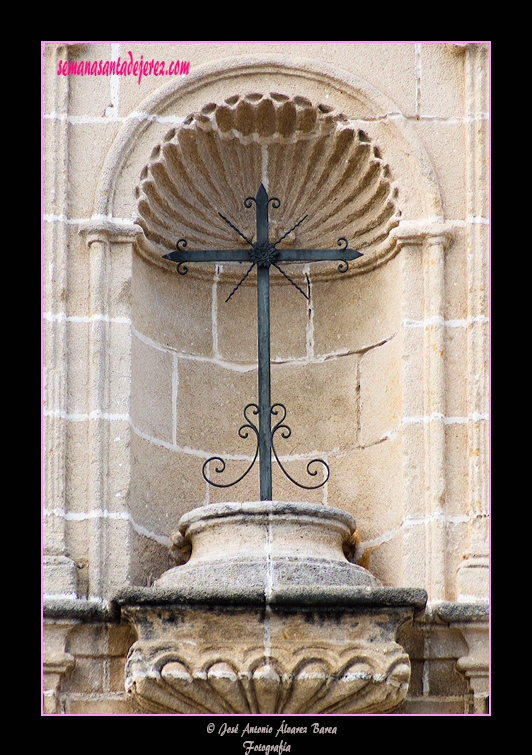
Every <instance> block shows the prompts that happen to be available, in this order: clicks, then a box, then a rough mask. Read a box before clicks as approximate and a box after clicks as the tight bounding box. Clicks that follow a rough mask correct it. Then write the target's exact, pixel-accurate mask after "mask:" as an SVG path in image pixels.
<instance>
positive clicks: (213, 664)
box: [118, 502, 426, 714]
mask: <svg viewBox="0 0 532 755" xmlns="http://www.w3.org/2000/svg"><path fill="white" fill-rule="evenodd" d="M179 528H180V533H181V537H182V538H183V539H182V541H181V543H180V545H181V546H182V551H186V546H187V544H188V543H190V544H191V556H190V560H189V561H188V563H186V564H185V565H183V566H177V567H175V568H174V569H171V570H169V571H168V572H166V573H165V574H164V575H163V576H162V577H161V578H160V579H159V580H158V582H156V583H155V585H154V587H153V588H129V589H128V590H126V591H123V592H122V593H121V594H120V595H119V596H118V602H119V603H120V605H121V607H122V612H123V614H124V615H125V616H126V617H128V618H129V620H130V621H131V622H133V623H134V625H135V627H136V629H137V632H138V636H139V639H138V641H137V642H136V643H135V644H134V645H133V646H132V648H131V651H130V653H129V656H128V661H127V667H126V689H127V691H128V692H129V694H130V695H131V696H132V698H133V699H134V700H135V702H136V703H137V704H138V706H139V707H140V708H141V709H142V710H143V711H145V712H151V713H251V714H254V713H258V714H261V713H262V714H265V713H287V714H288V713H320V714H325V713H373V712H375V713H376V712H382V711H387V710H391V709H392V708H394V707H395V706H397V705H398V704H399V703H400V702H401V701H402V700H403V699H404V698H405V696H406V692H407V689H408V684H409V680H410V662H409V658H408V655H407V654H406V653H405V652H404V651H403V650H402V648H401V647H400V645H398V644H397V643H396V642H395V638H396V634H397V630H398V628H399V626H401V625H402V624H403V623H404V622H405V621H408V620H410V619H411V618H412V617H413V614H414V612H415V610H419V609H421V608H422V607H423V606H424V604H425V602H426V593H425V591H424V590H417V589H393V588H384V587H381V586H380V585H379V583H378V582H377V580H376V579H375V578H374V577H373V576H372V575H371V574H369V572H367V571H366V570H365V569H363V568H362V567H360V566H356V565H355V564H352V563H350V562H349V561H348V560H347V558H346V556H345V554H344V552H347V553H348V554H349V548H350V539H351V537H352V535H353V533H354V531H355V523H354V520H353V518H352V517H351V516H350V515H349V514H346V512H343V511H340V510H339V509H335V508H332V507H328V506H319V505H313V504H289V503H281V502H259V503H244V504H216V505H211V506H205V507H203V508H201V509H195V510H194V511H192V512H191V513H189V514H187V515H185V516H184V517H183V518H182V519H181V522H180V527H179Z"/></svg>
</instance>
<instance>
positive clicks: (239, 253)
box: [163, 249, 249, 263]
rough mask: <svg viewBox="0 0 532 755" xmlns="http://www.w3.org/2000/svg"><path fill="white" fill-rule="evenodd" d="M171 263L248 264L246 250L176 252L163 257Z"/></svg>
mask: <svg viewBox="0 0 532 755" xmlns="http://www.w3.org/2000/svg"><path fill="white" fill-rule="evenodd" d="M163 257H164V259H165V260H171V261H172V262H177V263H179V262H249V252H248V250H247V249H207V250H199V251H196V250H194V251H190V252H185V251H184V250H178V251H175V252H169V254H165V255H163Z"/></svg>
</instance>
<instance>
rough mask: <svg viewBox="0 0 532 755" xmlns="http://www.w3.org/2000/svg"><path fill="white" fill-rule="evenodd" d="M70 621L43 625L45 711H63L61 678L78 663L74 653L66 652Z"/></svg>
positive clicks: (56, 712) (49, 713)
mask: <svg viewBox="0 0 532 755" xmlns="http://www.w3.org/2000/svg"><path fill="white" fill-rule="evenodd" d="M71 629H72V624H71V623H70V622H64V623H63V622H58V623H56V622H53V623H49V622H45V624H44V627H43V713H45V714H48V715H54V714H58V713H61V702H60V700H59V691H60V689H61V680H62V678H63V677H64V676H67V675H68V674H70V673H71V672H72V670H73V668H74V666H75V665H76V659H75V658H74V656H73V655H71V654H70V653H67V652H66V649H65V648H66V642H67V636H68V633H69V632H70V630H71Z"/></svg>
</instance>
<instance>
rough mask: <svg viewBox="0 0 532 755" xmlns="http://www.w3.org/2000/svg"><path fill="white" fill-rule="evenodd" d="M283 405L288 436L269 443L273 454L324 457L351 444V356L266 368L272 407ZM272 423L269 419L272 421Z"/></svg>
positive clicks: (353, 370)
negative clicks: (313, 454) (290, 431)
mask: <svg viewBox="0 0 532 755" xmlns="http://www.w3.org/2000/svg"><path fill="white" fill-rule="evenodd" d="M277 402H279V403H282V404H284V405H285V406H286V409H287V415H286V424H288V425H289V427H290V428H291V429H292V434H291V436H290V438H288V439H286V440H283V439H278V435H280V431H279V433H277V434H276V436H275V438H274V440H275V443H276V447H277V452H278V454H279V455H283V456H284V455H291V454H310V453H314V452H318V453H329V452H332V451H334V450H336V451H337V450H339V449H342V450H343V449H345V448H350V447H353V445H354V444H355V443H356V424H357V418H358V407H357V403H358V402H357V357H356V356H355V355H352V356H351V355H348V356H343V357H338V358H336V359H329V360H327V361H324V362H313V363H310V364H305V363H300V364H283V365H276V364H274V365H272V403H274V404H275V403H277ZM274 419H275V418H274Z"/></svg>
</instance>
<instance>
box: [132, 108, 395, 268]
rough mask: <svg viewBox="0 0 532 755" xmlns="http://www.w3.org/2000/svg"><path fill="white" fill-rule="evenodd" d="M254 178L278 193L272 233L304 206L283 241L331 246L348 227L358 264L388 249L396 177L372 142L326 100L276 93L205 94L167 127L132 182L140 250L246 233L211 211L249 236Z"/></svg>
mask: <svg viewBox="0 0 532 755" xmlns="http://www.w3.org/2000/svg"><path fill="white" fill-rule="evenodd" d="M261 183H263V184H264V185H265V186H268V187H269V189H268V191H269V193H270V195H271V196H273V195H275V196H278V197H279V198H280V199H281V206H280V209H279V212H276V213H275V217H273V216H272V218H271V220H270V227H271V229H272V232H273V234H274V236H276V237H277V238H280V237H282V236H284V235H285V234H287V232H288V231H289V230H290V228H292V226H293V225H294V219H296V220H299V219H301V218H303V217H304V216H305V215H308V220H305V222H303V223H302V224H301V225H300V226H298V228H297V229H296V230H295V231H292V232H291V233H290V234H287V237H286V239H285V240H284V241H283V242H282V243H283V245H288V246H290V245H292V246H293V245H296V246H297V247H305V248H308V247H311V246H316V247H320V246H330V245H331V244H333V243H335V242H336V239H337V238H338V236H345V237H347V238H348V239H349V244H350V246H351V247H353V248H356V249H357V250H363V252H364V258H363V259H362V260H361V262H360V263H358V265H357V266H355V269H358V268H359V267H360V268H362V269H367V268H368V266H371V265H374V264H375V262H376V260H380V261H382V259H383V258H386V257H387V256H389V255H390V254H391V253H392V251H393V246H394V245H393V243H390V240H389V233H390V230H391V229H392V228H393V227H395V226H396V225H397V224H398V222H399V216H400V212H399V210H398V209H397V207H396V199H397V187H396V185H395V184H394V182H393V180H392V178H391V173H390V169H389V167H388V166H387V165H386V163H385V162H384V161H383V160H382V158H381V156H380V153H379V151H378V149H377V148H376V146H375V145H374V144H372V143H371V140H370V139H369V137H368V136H367V134H366V133H365V132H364V131H363V130H362V129H360V128H357V127H356V126H354V125H353V124H351V123H350V122H349V120H348V119H347V118H346V116H344V115H342V114H341V113H337V112H335V111H334V109H333V108H332V107H330V106H327V105H317V106H315V105H313V104H312V103H311V102H310V101H309V100H308V99H306V98H304V97H294V98H292V99H290V98H289V97H288V96H287V95H284V94H277V93H271V94H266V95H264V94H259V93H254V94H248V95H246V96H244V97H241V96H239V95H235V96H234V97H230V98H228V99H226V100H225V101H224V102H223V103H222V104H220V105H217V104H214V103H210V104H208V105H206V106H205V107H204V108H203V109H202V110H201V111H200V112H199V113H194V114H192V115H190V116H189V117H188V118H186V119H185V121H184V123H183V125H182V126H180V127H177V128H173V129H171V130H170V131H169V132H168V133H167V134H166V136H165V138H164V141H163V143H162V144H160V145H158V146H157V147H156V148H155V149H154V150H153V153H152V156H151V159H150V161H149V163H148V165H147V166H146V167H145V168H144V170H143V173H142V176H141V183H140V186H139V187H138V188H137V196H138V206H137V212H138V215H137V217H136V219H135V220H136V223H137V224H138V225H139V226H140V227H141V228H142V229H143V231H144V236H143V237H140V238H139V240H138V244H137V247H138V251H139V252H140V254H141V255H142V256H143V257H145V258H147V259H149V260H150V261H152V262H154V263H156V264H158V265H163V261H162V260H161V256H162V255H163V254H166V253H168V251H172V250H174V249H175V244H176V241H177V239H179V238H185V239H186V240H187V243H188V244H189V245H190V246H191V248H194V246H196V247H197V248H220V249H226V248H231V247H234V246H235V244H243V243H245V242H244V241H243V239H242V238H240V237H237V235H236V234H235V233H234V232H233V231H232V230H231V229H230V228H229V227H228V225H227V223H225V222H224V221H223V219H222V218H220V217H219V214H218V213H221V214H222V215H224V216H225V217H228V218H230V219H231V221H232V222H233V223H234V224H235V225H236V226H238V227H239V229H241V230H242V233H243V234H244V235H245V236H246V237H247V238H249V239H253V238H254V235H255V232H256V229H255V224H254V216H253V215H252V214H250V213H249V212H246V209H245V207H244V204H243V200H244V199H245V198H246V197H247V196H254V195H255V193H256V190H257V187H258V186H260V184H261ZM165 266H168V263H165ZM171 267H172V269H173V266H171Z"/></svg>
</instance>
